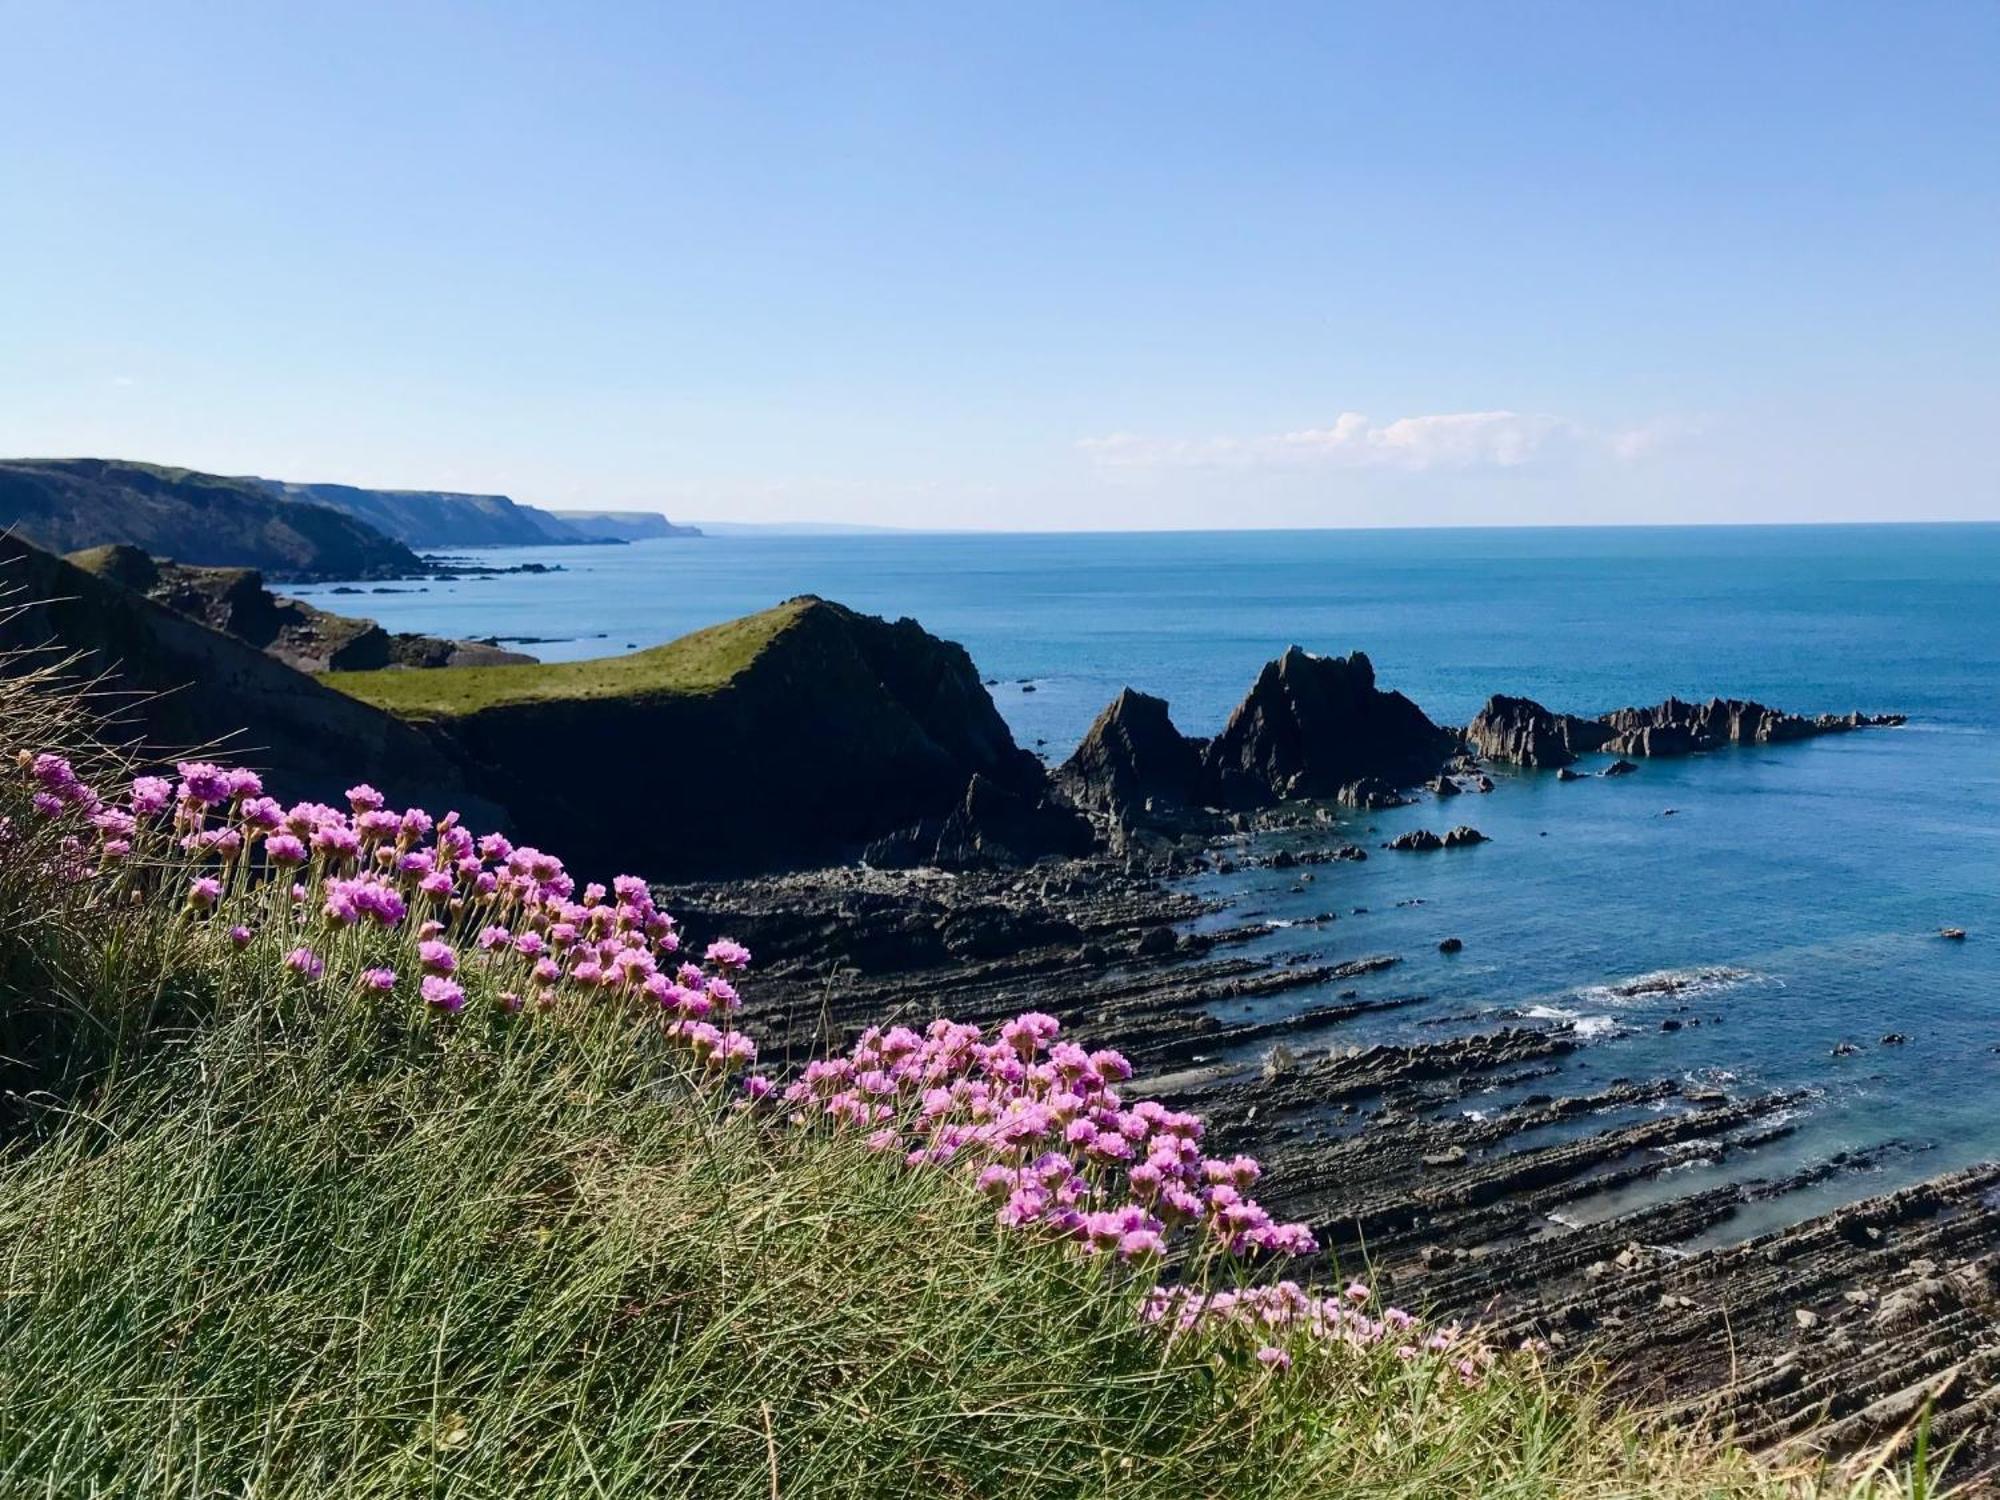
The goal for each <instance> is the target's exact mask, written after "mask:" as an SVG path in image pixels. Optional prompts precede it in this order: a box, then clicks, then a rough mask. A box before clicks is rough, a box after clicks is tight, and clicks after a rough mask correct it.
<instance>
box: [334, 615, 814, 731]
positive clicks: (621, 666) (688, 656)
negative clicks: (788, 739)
mask: <svg viewBox="0 0 2000 1500" xmlns="http://www.w3.org/2000/svg"><path fill="white" fill-rule="evenodd" d="M816 603H818V601H816V600H809V599H793V600H789V601H787V602H786V603H784V604H780V605H778V606H777V607H776V608H775V609H767V610H764V611H763V612H762V613H760V614H754V615H746V616H744V617H743V618H742V619H740V620H729V621H726V622H724V623H723V624H721V625H711V626H710V627H709V628H708V629H706V630H697V631H695V632H694V634H692V635H685V636H682V637H681V638H680V639H678V640H674V641H669V642H667V644H666V645H664V646H654V647H653V648H651V649H650V650H647V651H635V652H632V653H630V654H629V655H626V656H603V657H594V658H592V659H591V660H589V661H568V662H544V663H540V664H537V665H534V666H510V667H463V668H457V669H454V670H453V671H451V672H450V673H448V674H445V673H430V674H426V675H424V676H422V677H417V676H415V675H413V674H412V673H409V672H396V671H386V672H335V673H332V674H330V675H329V676H328V677H327V679H326V681H327V682H328V683H329V684H330V685H331V686H333V687H337V688H339V689H340V690H341V691H342V692H344V693H348V694H351V695H352V696H354V697H356V698H359V699H361V700H362V701H363V702H364V703H372V704H374V705H375V706H376V707H377V708H386V709H388V710H389V711H390V712H392V713H396V714H401V715H403V716H404V717H406V718H456V717H462V716H464V715H467V714H475V713H480V712H483V711H484V710H487V709H493V708H500V707H506V706H512V705H519V704H524V703H551V702H579V701H586V700H589V699H593V698H632V699H645V698H651V697H661V696H665V697H677V696H698V695H702V694H707V693H713V692H716V691H717V690H719V689H721V688H722V687H724V686H726V685H727V684H729V683H730V682H732V681H734V680H735V679H736V678H737V677H739V676H740V675H742V673H744V672H745V671H747V670H748V669H749V668H750V667H751V666H752V665H753V664H754V663H755V662H756V661H757V659H758V658H759V657H760V656H761V655H762V654H763V653H764V651H765V650H766V649H767V648H768V647H769V646H770V644H771V643H772V641H774V640H775V639H776V638H777V637H778V636H780V635H782V634H783V633H784V632H785V631H787V630H789V629H791V628H792V627H794V626H795V625H797V624H798V623H799V621H800V620H801V619H803V618H804V617H805V615H806V614H807V613H808V612H809V611H810V610H811V609H812V607H813V606H814V605H815V604H816Z"/></svg>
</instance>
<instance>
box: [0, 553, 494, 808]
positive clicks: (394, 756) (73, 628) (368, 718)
mask: <svg viewBox="0 0 2000 1500" xmlns="http://www.w3.org/2000/svg"><path fill="white" fill-rule="evenodd" d="M0 595H4V597H0V610H4V609H5V608H6V607H8V606H15V605H25V607H21V608H19V609H18V610H17V611H16V612H14V613H11V614H4V615H0V650H7V649H33V648H37V647H43V646H53V647H54V648H55V649H56V651H57V652H58V653H60V654H63V655H69V654H72V653H80V654H81V660H80V661H79V662H78V664H77V668H76V670H77V673H78V675H79V676H94V675H98V674H102V675H104V676H105V678H106V682H105V684H104V685H105V687H106V689H108V690H110V691H112V692H114V693H118V694H122V695H125V696H123V697H119V698H115V699H110V700H107V702H106V707H107V708H111V707H116V708H118V709H119V711H120V728H122V730H124V731H125V732H126V733H127V735H128V737H129V738H130V739H131V740H133V741H134V742H135V743H139V744H142V745H144V746H147V747H149V748H151V749H153V750H158V751H164V752H166V753H168V754H171V753H173V752H175V751H186V750H189V749H192V748H194V747H197V746H204V745H212V744H214V743H215V742H217V741H221V742H222V743H221V748H220V750H219V752H218V753H219V754H222V755H224V756H226V757H227V758H229V759H230V760H232V761H234V762H235V763H237V764H240V765H246V766H251V767H254V768H255V769H257V770H259V771H261V772H263V773H264V774H265V779H266V781H267V783H268V784H269V786H270V788H271V790H272V793H273V795H276V796H280V797H285V798H311V799H314V800H317V801H325V802H340V801H343V800H344V797H343V793H344V792H345V790H346V788H348V787H350V786H352V785H353V784H354V783H355V782H357V781H370V782H373V783H374V784H375V785H376V786H378V787H380V788H381V789H382V791H383V792H385V793H386V794H387V795H388V796H389V797H390V798H391V800H392V801H394V802H396V803H398V804H399V805H400V804H408V803H417V804H421V805H423V806H426V807H436V808H448V807H456V808H458V809H459V810H461V811H462V812H463V813H464V814H465V815H466V817H467V818H468V819H470V820H471V821H473V822H474V823H475V824H477V825H482V826H498V825H499V824H500V823H501V822H502V821H503V820H504V815H503V813H502V812H501V809H500V808H499V806H498V805H497V804H496V803H494V802H493V801H491V800H489V799H487V798H485V797H482V796H480V795H478V794H477V792H476V791H475V790H474V789H473V788H472V787H471V786H470V785H469V784H468V783H467V780H466V778H465V777H464V776H463V775H462V774H461V772H460V770H459V768H458V765H457V763H456V760H455V758H454V756H453V754H452V752H451V751H450V750H449V748H448V747H441V746H440V745H439V744H438V743H436V741H435V740H434V739H433V737H432V736H431V735H430V734H429V733H427V732H426V731H425V730H424V729H422V728H421V727H418V726H415V725H411V724H407V723H405V722H403V721H402V720H400V719H397V718H395V717H393V716H392V715H389V714H386V713H383V712H382V711H380V710H379V709H375V708H371V707H369V706H368V705H367V704H364V703H358V702H356V701H355V700H353V699H352V698H349V697H346V696H345V695H343V694H340V693H336V692H334V691H332V690H331V689H330V688H326V687H323V686H321V684H320V683H318V682H317V681H315V680H314V679H313V678H311V677H308V676H306V675H305V674H304V673H302V672H296V671H294V670H292V669H291V668H290V667H288V666H286V665H284V664H283V663H282V662H279V661H275V660H273V659H272V658H271V657H269V656H266V655H265V654H264V653H263V652H261V651H259V650H257V649H256V647H254V646H251V645H249V644H248V643H246V642H244V641H240V640H237V639H236V638H235V637H233V636H229V635H225V634H223V633H222V632H221V631H219V630H214V629H211V628H210V627H209V626H207V625H204V624H202V623H200V622H199V621H196V620H192V619H189V618H187V617H186V616H185V615H181V614H178V613H176V612H175V611H173V610H171V609H168V608H166V607H164V606H163V605H159V604H155V603H154V602H153V601H152V600H150V599H147V598H145V597H144V596H142V595H140V594H137V593H134V592H133V591H131V590H130V589H127V588H125V587H124V586H123V585H121V584H118V583H114V582H112V581H111V580H109V579H107V578H100V577H98V576H96V575H95V574H92V573H88V572H85V571H84V570H83V569H81V568H78V567H75V566H72V565H71V564H70V563H67V562H64V561H63V560H62V559H61V558H57V557H52V556H50V555H49V554H48V553H46V552H43V551H41V550H40V549H39V548H36V547H32V546H30V545H29V544H27V543H26V542H24V541H22V540H21V539H20V538H18V537H10V536H0ZM27 601H34V602H32V603H29V602H27ZM41 659H42V660H47V659H48V658H47V657H46V656H44V657H42V658H41ZM6 748H8V749H14V748H21V747H13V746H9V747H6Z"/></svg>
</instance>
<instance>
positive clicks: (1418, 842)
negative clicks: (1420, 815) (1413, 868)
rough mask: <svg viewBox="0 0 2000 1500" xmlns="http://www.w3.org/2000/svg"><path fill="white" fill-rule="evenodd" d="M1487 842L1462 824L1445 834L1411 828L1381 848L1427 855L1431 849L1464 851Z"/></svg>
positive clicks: (1484, 837) (1473, 830) (1480, 834)
mask: <svg viewBox="0 0 2000 1500" xmlns="http://www.w3.org/2000/svg"><path fill="white" fill-rule="evenodd" d="M1486 842H1487V838H1486V835H1485V834H1483V833H1481V832H1480V831H1479V830H1478V829H1477V828H1468V827H1466V826H1465V825H1464V824H1460V825H1459V826H1458V827H1456V828H1454V829H1452V830H1451V832H1449V833H1446V834H1436V833H1432V832H1431V831H1430V830H1429V829H1428V828H1412V829H1411V830H1410V831H1409V832H1407V833H1399V834H1397V835H1396V836H1395V837H1394V838H1392V839H1390V840H1389V842H1388V843H1386V844H1384V845H1383V846H1382V847H1383V848H1384V849H1400V850H1403V851H1405V852H1407V853H1416V854H1428V853H1429V852H1430V851H1431V850H1433V849H1464V848H1468V847H1470V846H1471V845H1473V844H1484V843H1486Z"/></svg>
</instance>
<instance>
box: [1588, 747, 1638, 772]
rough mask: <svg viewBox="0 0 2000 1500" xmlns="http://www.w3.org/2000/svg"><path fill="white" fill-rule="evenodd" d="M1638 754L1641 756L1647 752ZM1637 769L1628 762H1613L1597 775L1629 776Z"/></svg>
mask: <svg viewBox="0 0 2000 1500" xmlns="http://www.w3.org/2000/svg"><path fill="white" fill-rule="evenodd" d="M1639 753H1640V754H1641V755H1644V754H1646V753H1647V752H1645V751H1643V750H1642V751H1640V752H1639ZM1638 769H1639V768H1638V767H1637V766H1635V765H1633V764H1632V762H1631V761H1629V760H1614V761H1613V762H1612V763H1611V764H1610V765H1608V766H1606V767H1605V768H1604V769H1603V770H1601V771H1599V772H1598V773H1597V774H1598V775H1600V776H1630V775H1631V774H1632V773H1633V772H1634V771H1636V770H1638Z"/></svg>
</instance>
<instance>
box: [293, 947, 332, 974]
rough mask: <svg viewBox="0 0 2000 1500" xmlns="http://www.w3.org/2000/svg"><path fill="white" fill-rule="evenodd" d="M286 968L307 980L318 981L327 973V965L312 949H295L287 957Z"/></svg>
mask: <svg viewBox="0 0 2000 1500" xmlns="http://www.w3.org/2000/svg"><path fill="white" fill-rule="evenodd" d="M285 967H286V968H288V969H290V970H291V971H292V972H293V973H294V974H302V975H304V976H305V977H306V978H307V979H317V978H319V977H320V975H322V974H324V973H325V972H326V963H325V961H324V960H322V959H321V958H320V956H319V955H318V954H317V953H315V952H313V951H312V949H310V948H294V949H293V950H292V951H291V952H290V953H287V954H286V955H285Z"/></svg>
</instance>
